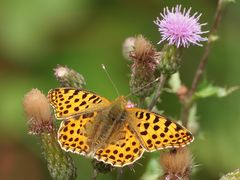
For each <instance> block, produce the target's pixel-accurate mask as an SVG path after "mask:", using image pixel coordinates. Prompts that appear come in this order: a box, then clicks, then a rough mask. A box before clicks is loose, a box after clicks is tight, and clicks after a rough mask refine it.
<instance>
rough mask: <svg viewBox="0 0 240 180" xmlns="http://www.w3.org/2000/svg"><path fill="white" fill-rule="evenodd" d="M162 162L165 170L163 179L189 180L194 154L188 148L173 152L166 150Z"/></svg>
mask: <svg viewBox="0 0 240 180" xmlns="http://www.w3.org/2000/svg"><path fill="white" fill-rule="evenodd" d="M160 164H161V166H162V168H163V170H164V172H165V174H164V175H163V176H162V178H163V179H183V180H188V179H189V176H190V171H191V164H192V156H191V153H190V151H189V150H188V148H186V147H185V148H179V149H176V150H174V151H172V152H164V153H162V155H161V158H160Z"/></svg>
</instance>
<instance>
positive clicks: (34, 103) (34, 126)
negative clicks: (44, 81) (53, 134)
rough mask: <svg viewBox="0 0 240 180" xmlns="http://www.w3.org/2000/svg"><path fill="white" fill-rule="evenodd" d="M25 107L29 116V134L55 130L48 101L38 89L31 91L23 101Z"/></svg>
mask: <svg viewBox="0 0 240 180" xmlns="http://www.w3.org/2000/svg"><path fill="white" fill-rule="evenodd" d="M23 107H24V110H25V112H26V115H27V119H28V125H29V132H30V133H32V134H39V133H41V132H44V131H45V132H50V131H51V130H52V129H53V125H52V117H51V110H50V106H49V103H48V100H47V98H46V96H45V95H44V94H42V93H41V92H40V91H39V90H38V89H32V90H31V91H29V92H28V93H27V94H26V95H25V97H24V100H23Z"/></svg>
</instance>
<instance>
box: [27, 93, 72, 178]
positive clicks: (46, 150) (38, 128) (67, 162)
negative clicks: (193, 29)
mask: <svg viewBox="0 0 240 180" xmlns="http://www.w3.org/2000/svg"><path fill="white" fill-rule="evenodd" d="M23 107H24V110H25V112H26V115H27V121H28V126H29V133H30V134H35V135H38V136H39V138H40V140H41V145H42V149H43V155H44V157H45V159H46V161H47V166H48V170H49V172H50V175H51V176H52V178H53V179H71V178H75V177H76V168H75V166H74V163H73V160H72V159H71V157H70V156H69V155H68V154H67V153H65V152H64V151H62V149H61V147H60V146H59V144H58V141H57V136H56V129H55V127H54V124H53V122H52V116H51V110H50V106H49V103H48V100H47V98H46V96H45V95H44V94H42V93H41V92H40V91H39V90H38V89H32V90H31V91H30V92H28V93H27V94H26V95H25V97H24V100H23Z"/></svg>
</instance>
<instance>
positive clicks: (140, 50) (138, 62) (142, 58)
mask: <svg viewBox="0 0 240 180" xmlns="http://www.w3.org/2000/svg"><path fill="white" fill-rule="evenodd" d="M158 55H159V54H158V53H157V51H156V49H155V48H154V47H153V45H152V44H151V43H150V42H149V41H148V40H146V39H145V38H144V37H143V36H142V35H139V36H138V37H136V40H135V45H134V50H133V51H132V52H131V53H130V57H131V58H132V60H133V64H132V67H131V80H130V88H131V92H132V93H133V94H135V95H137V96H140V97H146V96H148V95H150V94H151V93H152V91H153V86H152V84H151V85H149V86H146V85H147V84H149V83H150V82H152V81H154V79H156V78H155V75H154V73H155V69H156V67H157V64H158V61H157V60H156V59H157V58H156V57H157V56H158ZM144 86H146V87H144ZM142 87H144V88H143V89H142V90H141V91H139V89H141V88H142Z"/></svg>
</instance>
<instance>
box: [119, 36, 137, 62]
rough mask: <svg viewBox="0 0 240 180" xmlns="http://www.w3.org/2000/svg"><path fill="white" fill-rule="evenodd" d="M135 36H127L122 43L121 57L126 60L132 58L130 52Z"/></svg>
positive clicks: (132, 48)
mask: <svg viewBox="0 0 240 180" xmlns="http://www.w3.org/2000/svg"><path fill="white" fill-rule="evenodd" d="M135 40H136V38H135V37H128V38H127V39H125V41H124V43H123V48H122V53H123V57H124V58H125V59H127V60H130V61H131V60H132V59H131V57H130V54H131V52H132V51H133V50H134V46H135Z"/></svg>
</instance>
